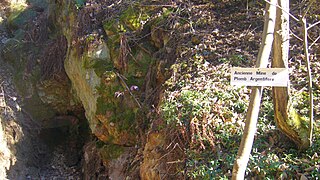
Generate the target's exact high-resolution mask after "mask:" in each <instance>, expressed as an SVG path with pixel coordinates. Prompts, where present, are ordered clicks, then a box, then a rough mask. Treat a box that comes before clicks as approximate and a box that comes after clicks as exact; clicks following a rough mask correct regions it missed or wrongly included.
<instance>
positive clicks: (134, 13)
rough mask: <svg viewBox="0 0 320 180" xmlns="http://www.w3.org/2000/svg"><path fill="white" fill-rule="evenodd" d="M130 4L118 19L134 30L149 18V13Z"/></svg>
mask: <svg viewBox="0 0 320 180" xmlns="http://www.w3.org/2000/svg"><path fill="white" fill-rule="evenodd" d="M137 9H138V8H134V7H132V6H130V7H129V8H128V9H127V10H126V11H124V12H123V13H122V14H121V16H120V21H121V22H122V23H123V24H124V25H125V26H126V27H127V28H128V29H129V30H133V31H136V30H138V29H140V28H141V27H142V22H144V21H146V20H147V19H148V18H149V15H148V14H146V13H145V12H143V9H141V8H139V10H140V11H138V10H137Z"/></svg>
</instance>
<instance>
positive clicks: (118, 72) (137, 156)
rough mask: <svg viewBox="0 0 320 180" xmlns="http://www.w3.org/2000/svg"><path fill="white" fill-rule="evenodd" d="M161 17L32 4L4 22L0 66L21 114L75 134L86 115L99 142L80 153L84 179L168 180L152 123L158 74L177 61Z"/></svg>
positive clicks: (61, 1) (114, 8) (82, 5)
mask: <svg viewBox="0 0 320 180" xmlns="http://www.w3.org/2000/svg"><path fill="white" fill-rule="evenodd" d="M159 12H160V14H157V13H159ZM166 13H167V10H166V9H163V10H162V9H156V10H155V9H154V8H153V7H152V6H150V7H148V6H141V5H140V4H139V3H135V2H131V1H123V2H121V3H118V2H116V1H109V2H106V1H102V2H100V1H94V0H88V1H74V0H58V1H30V2H29V3H26V2H25V3H24V4H22V5H21V7H20V6H19V8H16V9H14V8H12V9H11V11H10V13H8V18H7V21H6V27H7V31H8V33H9V38H7V39H5V41H4V48H2V57H3V59H4V60H5V61H6V62H8V63H9V64H11V66H12V67H14V69H15V71H14V74H13V76H14V81H15V84H16V86H17V89H18V90H19V93H20V94H21V96H22V98H23V103H24V106H22V108H23V109H24V110H25V111H26V112H27V113H28V114H30V116H31V117H32V118H33V119H34V120H35V121H36V123H37V124H38V125H39V126H40V127H41V128H57V127H65V126H68V127H69V126H71V127H72V126H75V127H78V126H80V124H81V121H82V120H81V115H78V114H81V113H82V110H84V113H85V119H86V120H87V123H88V125H89V127H90V131H91V132H92V134H93V135H94V136H95V137H96V138H97V139H96V140H95V141H96V142H90V143H88V144H87V145H86V146H84V155H83V160H82V167H83V172H84V177H86V178H103V177H105V178H106V177H109V178H110V179H119V178H120V179H125V178H129V179H130V178H131V179H136V178H138V177H140V178H142V179H160V174H161V173H164V174H165V172H168V171H167V169H168V168H167V167H166V166H165V164H164V163H163V162H164V160H165V159H166V158H167V157H164V154H165V152H166V150H165V149H164V147H163V146H165V144H168V139H167V137H166V136H164V134H165V133H167V131H165V130H164V129H161V126H162V125H164V122H163V121H161V120H156V119H157V118H156V116H155V114H156V113H155V112H156V109H157V106H158V103H159V98H160V95H161V92H162V84H163V83H164V81H165V79H166V76H167V74H166V72H165V70H164V69H165V67H169V65H170V64H171V63H172V62H173V60H174V59H175V50H174V49H173V48H172V46H173V44H174V39H173V38H170V37H169V34H168V33H167V32H166V31H165V29H164V28H163V27H162V26H163V24H164V23H165V21H164V20H165V18H166V16H167V15H168V14H166ZM167 44H171V46H166V45H167ZM75 118H76V119H77V120H76V121H74V120H72V119H75ZM78 119H80V121H79V120H78ZM158 121H159V123H153V125H152V126H150V124H151V122H158ZM79 122H80V123H79ZM71 129H74V128H71ZM94 161H97V162H100V161H101V162H102V164H99V163H98V164H97V162H94ZM140 164H141V165H140ZM160 164H161V165H160Z"/></svg>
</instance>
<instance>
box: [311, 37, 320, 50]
mask: <svg viewBox="0 0 320 180" xmlns="http://www.w3.org/2000/svg"><path fill="white" fill-rule="evenodd" d="M319 39H320V36H318V37H317V39H316V40H314V41H313V42H312V44H311V45H310V46H309V49H311V47H312V46H313V45H314V44H316V43H317V41H318V40H319Z"/></svg>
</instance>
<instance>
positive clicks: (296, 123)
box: [288, 108, 308, 140]
mask: <svg viewBox="0 0 320 180" xmlns="http://www.w3.org/2000/svg"><path fill="white" fill-rule="evenodd" d="M289 116H290V117H289V118H288V119H289V120H288V124H289V125H290V126H291V127H292V128H293V129H294V130H295V131H296V132H297V133H298V134H299V137H300V138H301V139H303V140H307V139H308V120H307V119H306V118H305V117H303V116H301V115H299V114H298V113H297V112H296V110H295V109H294V108H291V110H290V114H289Z"/></svg>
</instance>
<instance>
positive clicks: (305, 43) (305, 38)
mask: <svg viewBox="0 0 320 180" xmlns="http://www.w3.org/2000/svg"><path fill="white" fill-rule="evenodd" d="M301 22H302V24H303V50H304V54H305V56H304V59H305V61H306V63H307V70H308V85H309V106H310V111H309V116H310V123H309V143H310V146H312V134H313V94H312V75H311V68H310V59H309V58H310V57H309V51H308V28H307V20H306V18H305V17H302V18H301Z"/></svg>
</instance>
